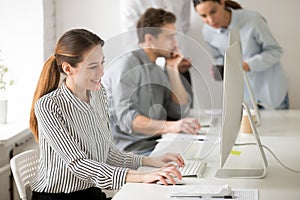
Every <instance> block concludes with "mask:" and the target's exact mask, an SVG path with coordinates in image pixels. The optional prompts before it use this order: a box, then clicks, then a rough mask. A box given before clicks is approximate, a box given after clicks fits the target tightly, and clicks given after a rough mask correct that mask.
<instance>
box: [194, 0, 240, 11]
mask: <svg viewBox="0 0 300 200" xmlns="http://www.w3.org/2000/svg"><path fill="white" fill-rule="evenodd" d="M206 1H213V2H217V3H221V0H193V4H194V7H196V6H197V5H198V4H201V3H203V2H206ZM224 3H225V6H226V7H229V8H232V9H234V10H238V9H242V6H241V5H240V4H239V3H237V2H235V1H231V0H224Z"/></svg>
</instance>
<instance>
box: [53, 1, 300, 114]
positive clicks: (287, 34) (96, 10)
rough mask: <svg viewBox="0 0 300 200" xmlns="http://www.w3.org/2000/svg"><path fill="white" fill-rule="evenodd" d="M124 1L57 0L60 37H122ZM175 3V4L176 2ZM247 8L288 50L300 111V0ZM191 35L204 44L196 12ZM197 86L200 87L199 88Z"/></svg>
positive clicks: (294, 102)
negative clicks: (83, 31) (75, 31)
mask: <svg viewBox="0 0 300 200" xmlns="http://www.w3.org/2000/svg"><path fill="white" fill-rule="evenodd" d="M120 1H121V0H109V1H107V0H85V1H78V0H77V1H74V0H56V17H57V18H56V27H57V36H60V35H61V34H62V33H63V32H65V31H66V30H68V29H70V28H75V27H76V28H78V27H84V28H87V29H90V30H92V31H94V32H96V33H97V34H99V35H100V36H101V37H102V38H104V39H105V40H107V39H110V38H111V37H113V36H115V35H117V34H119V33H120V20H119V4H120ZM174 1H175V0H174ZM239 2H240V3H241V4H242V6H244V7H245V8H249V9H253V10H257V11H259V12H260V13H261V14H262V15H264V16H265V17H266V18H267V20H268V22H269V25H270V28H271V30H272V31H273V33H274V35H275V37H276V38H277V39H278V41H279V43H280V44H281V45H282V47H283V49H284V52H285V53H284V55H283V57H282V64H283V67H284V71H285V72H286V74H287V77H288V79H289V95H290V104H291V108H300V90H299V86H300V79H299V78H298V77H297V76H299V74H300V67H299V66H298V65H299V64H298V59H297V58H298V57H300V53H299V52H300V51H299V50H298V48H299V45H300V37H299V35H300V25H299V22H298V20H299V19H300V12H299V11H298V9H299V8H300V1H299V0H285V1H272V0H264V1H260V0H252V1H246V0H240V1H239ZM191 9H192V12H191V13H192V17H191V24H192V27H191V31H190V35H191V36H192V37H193V38H194V39H195V40H196V41H199V43H201V41H202V38H201V26H202V23H201V21H200V18H199V17H198V16H197V15H196V13H195V12H194V10H193V8H191ZM195 85H196V84H195Z"/></svg>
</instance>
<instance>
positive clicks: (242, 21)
mask: <svg viewBox="0 0 300 200" xmlns="http://www.w3.org/2000/svg"><path fill="white" fill-rule="evenodd" d="M193 3H194V7H195V10H196V12H197V13H198V14H199V15H200V16H201V18H202V20H203V22H204V23H205V24H204V26H203V29H202V33H203V38H204V40H205V42H206V43H207V44H208V46H209V47H210V48H211V51H212V55H213V57H214V59H215V64H216V65H223V63H224V54H225V49H226V47H227V46H228V33H229V31H230V30H231V29H233V28H237V29H238V30H239V32H240V37H241V44H242V51H243V59H244V62H243V69H244V70H245V71H246V72H247V76H248V78H249V82H250V85H251V87H252V90H253V93H254V96H255V99H256V101H257V102H258V104H259V105H261V106H262V107H263V108H273V109H288V108H289V102H288V93H287V79H286V77H285V75H284V72H283V69H282V67H281V64H280V57H281V55H282V48H281V47H280V46H279V44H278V43H277V41H276V40H275V38H274V36H273V35H272V33H271V31H270V29H269V28H268V26H267V22H266V20H265V19H264V18H263V17H262V16H261V15H260V14H259V13H257V12H255V11H250V10H246V9H241V7H240V5H239V4H237V3H236V2H234V1H228V0H193ZM248 99H250V98H249V95H248V93H247V90H245V100H246V101H247V100H248Z"/></svg>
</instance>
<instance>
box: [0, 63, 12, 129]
mask: <svg viewBox="0 0 300 200" xmlns="http://www.w3.org/2000/svg"><path fill="white" fill-rule="evenodd" d="M7 73H8V68H7V67H5V65H4V64H0V124H6V123H7V98H6V89H7V86H9V85H12V84H13V83H14V81H13V80H8V79H7V77H6V75H7Z"/></svg>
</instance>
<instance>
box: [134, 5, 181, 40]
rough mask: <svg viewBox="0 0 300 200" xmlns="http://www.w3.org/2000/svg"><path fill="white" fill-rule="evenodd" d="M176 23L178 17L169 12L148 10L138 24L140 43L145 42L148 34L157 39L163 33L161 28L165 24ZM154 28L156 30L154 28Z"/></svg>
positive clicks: (159, 9)
mask: <svg viewBox="0 0 300 200" xmlns="http://www.w3.org/2000/svg"><path fill="white" fill-rule="evenodd" d="M175 22H176V16H175V15H174V14H173V13H172V12H169V11H166V10H164V9H161V8H158V9H155V8H148V9H147V10H146V11H145V13H144V14H143V15H142V16H141V17H140V19H139V21H138V22H137V35H138V39H139V43H142V42H145V35H146V34H147V33H149V34H151V35H153V36H154V37H156V36H157V35H158V34H159V33H160V32H161V29H160V28H161V27H162V26H164V25H165V24H173V23H175ZM153 27H154V28H153Z"/></svg>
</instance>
